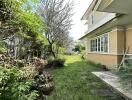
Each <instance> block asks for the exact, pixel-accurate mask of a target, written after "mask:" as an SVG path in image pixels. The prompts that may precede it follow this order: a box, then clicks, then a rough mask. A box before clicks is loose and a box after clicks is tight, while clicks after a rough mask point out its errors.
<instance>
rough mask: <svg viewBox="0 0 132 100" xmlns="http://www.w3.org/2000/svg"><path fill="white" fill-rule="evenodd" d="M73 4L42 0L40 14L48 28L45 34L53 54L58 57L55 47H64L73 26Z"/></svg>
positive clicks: (65, 1)
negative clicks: (63, 44)
mask: <svg viewBox="0 0 132 100" xmlns="http://www.w3.org/2000/svg"><path fill="white" fill-rule="evenodd" d="M72 9H73V2H72V1H70V0H69V1H67V0H40V9H39V10H40V13H41V15H42V17H43V21H44V23H45V25H46V27H47V30H46V32H45V35H46V38H47V39H48V42H49V48H50V52H51V54H52V55H53V56H54V57H56V53H55V51H54V49H53V45H54V44H56V45H57V46H58V45H59V46H60V45H62V43H63V42H62V40H63V41H64V40H65V39H67V38H64V37H66V36H68V34H67V33H69V30H70V28H71V25H72V19H71V17H72V15H73V12H72Z"/></svg>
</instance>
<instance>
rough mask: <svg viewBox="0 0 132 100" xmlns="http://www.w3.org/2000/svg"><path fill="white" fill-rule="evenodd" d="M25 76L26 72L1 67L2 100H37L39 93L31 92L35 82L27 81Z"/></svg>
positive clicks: (0, 88) (0, 96) (0, 90)
mask: <svg viewBox="0 0 132 100" xmlns="http://www.w3.org/2000/svg"><path fill="white" fill-rule="evenodd" d="M23 74H24V71H22V70H19V69H17V68H10V69H7V68H5V67H0V100H27V99H29V100H35V99H36V98H37V96H38V93H37V91H36V90H33V91H30V87H31V86H32V84H33V83H34V80H32V79H26V78H25V77H24V76H23Z"/></svg>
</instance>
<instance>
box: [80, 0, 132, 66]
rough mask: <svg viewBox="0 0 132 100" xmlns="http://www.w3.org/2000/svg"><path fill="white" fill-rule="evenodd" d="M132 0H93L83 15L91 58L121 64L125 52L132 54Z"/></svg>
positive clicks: (110, 64) (82, 38) (85, 38)
mask: <svg viewBox="0 0 132 100" xmlns="http://www.w3.org/2000/svg"><path fill="white" fill-rule="evenodd" d="M131 4H132V0H93V2H92V3H91V5H90V6H89V8H88V9H87V11H86V12H85V14H84V15H83V17H82V20H86V21H87V22H86V25H87V26H88V30H87V31H86V33H85V35H84V36H83V37H81V38H80V40H82V41H84V42H85V46H86V56H87V59H88V60H90V61H94V62H97V63H101V64H103V65H107V66H108V67H111V66H114V65H118V64H120V62H121V60H122V57H123V55H124V52H125V51H126V50H127V49H128V48H129V49H128V51H127V56H129V57H130V56H131V55H132V5H131Z"/></svg>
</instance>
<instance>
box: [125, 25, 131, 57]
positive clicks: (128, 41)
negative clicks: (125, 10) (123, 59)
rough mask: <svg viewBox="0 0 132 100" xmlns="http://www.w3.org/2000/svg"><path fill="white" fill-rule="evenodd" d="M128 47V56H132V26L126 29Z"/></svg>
mask: <svg viewBox="0 0 132 100" xmlns="http://www.w3.org/2000/svg"><path fill="white" fill-rule="evenodd" d="M128 47H129V50H128V54H132V26H131V27H128V28H127V29H126V48H128Z"/></svg>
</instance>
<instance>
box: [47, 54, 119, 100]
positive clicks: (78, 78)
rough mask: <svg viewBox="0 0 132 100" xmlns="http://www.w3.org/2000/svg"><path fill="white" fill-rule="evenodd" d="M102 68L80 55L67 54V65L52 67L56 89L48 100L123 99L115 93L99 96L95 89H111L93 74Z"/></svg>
mask: <svg viewBox="0 0 132 100" xmlns="http://www.w3.org/2000/svg"><path fill="white" fill-rule="evenodd" d="M99 70H101V69H100V67H99V65H95V64H92V63H88V62H87V61H84V60H81V58H80V57H79V56H66V66H65V67H64V68H61V69H52V70H51V74H52V75H53V78H54V84H55V89H54V91H53V92H52V93H51V95H50V96H49V97H48V100H121V99H120V98H119V96H117V95H116V94H115V93H113V94H112V95H113V96H112V97H111V96H102V95H101V96H99V95H97V93H95V92H92V91H95V90H110V88H109V87H108V86H106V84H104V83H103V82H102V81H101V80H100V79H98V78H97V77H96V76H94V75H93V74H91V72H92V71H99Z"/></svg>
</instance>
